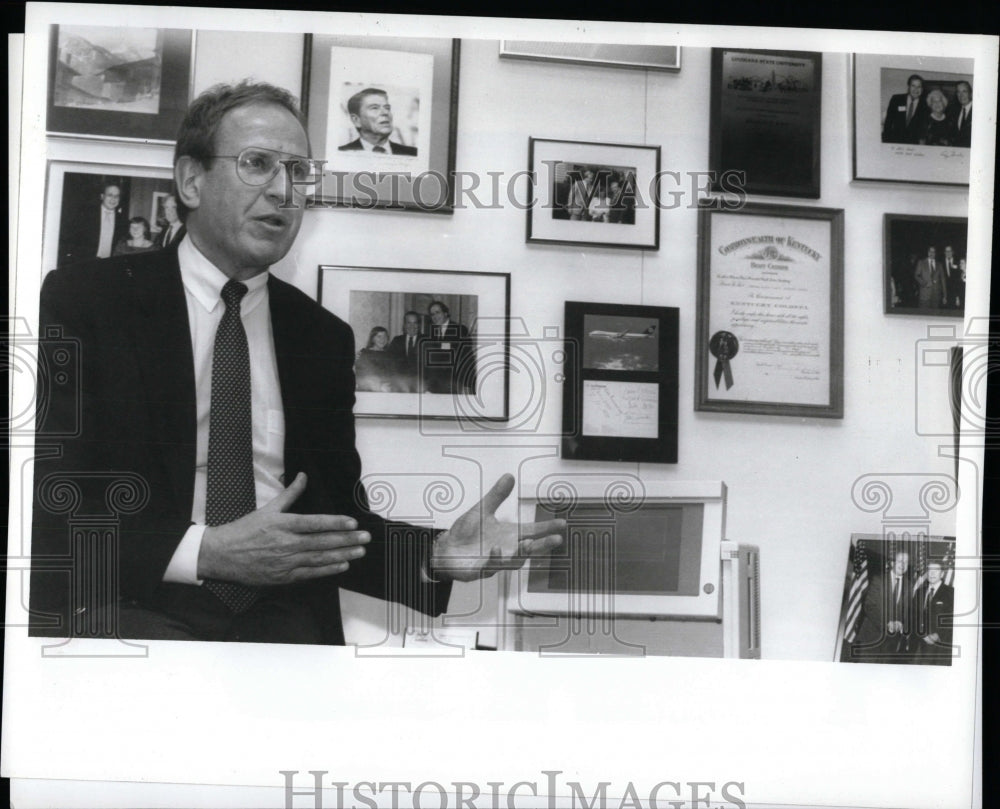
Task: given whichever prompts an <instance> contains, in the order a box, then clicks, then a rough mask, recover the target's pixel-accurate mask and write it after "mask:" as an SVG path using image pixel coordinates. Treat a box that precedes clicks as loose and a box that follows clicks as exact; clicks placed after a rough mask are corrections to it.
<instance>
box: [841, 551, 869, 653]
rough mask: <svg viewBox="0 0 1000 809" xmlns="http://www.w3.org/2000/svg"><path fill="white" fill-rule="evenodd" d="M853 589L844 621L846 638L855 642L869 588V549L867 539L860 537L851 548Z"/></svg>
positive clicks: (850, 641) (849, 594) (848, 598)
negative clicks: (866, 544)
mask: <svg viewBox="0 0 1000 809" xmlns="http://www.w3.org/2000/svg"><path fill="white" fill-rule="evenodd" d="M851 557H852V563H853V564H852V565H851V575H852V579H851V589H850V592H849V593H848V596H847V619H846V621H845V623H844V640H846V641H847V642H848V643H854V639H855V637H857V634H858V619H859V618H860V617H861V604H862V603H863V602H864V598H865V592H866V591H867V590H868V551H867V550H865V541H864V540H863V539H859V540H858V542H857V544H856V545H855V546H854V547H853V548H851Z"/></svg>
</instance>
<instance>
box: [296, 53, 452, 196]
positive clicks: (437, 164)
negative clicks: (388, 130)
mask: <svg viewBox="0 0 1000 809" xmlns="http://www.w3.org/2000/svg"><path fill="white" fill-rule="evenodd" d="M460 53H461V43H460V40H458V39H447V38H419V37H414V38H411V37H377V36H376V37H367V36H366V37H362V36H336V35H328V34H306V35H305V44H304V56H303V67H302V111H303V113H304V114H305V116H306V119H307V127H306V128H307V131H308V133H309V139H310V141H311V143H312V148H313V157H314V158H316V159H318V160H325V161H326V166H325V167H324V174H323V182H322V184H321V186H320V187H319V189H318V190H317V193H316V194H315V195H314V197H313V198H312V200H311V201H310V207H325V206H344V207H356V208H365V209H370V208H384V209H389V210H409V211H419V212H424V213H444V214H450V213H452V211H453V209H454V200H455V188H454V172H455V149H456V145H455V144H456V138H457V131H458V80H459V63H460ZM368 88H374V89H376V90H381V91H383V92H384V93H386V97H387V99H388V101H389V103H390V105H392V106H393V110H392V116H393V127H394V129H393V135H392V136H390V141H392V142H393V143H394V144H395V143H397V142H400V145H402V146H403V147H404V149H403V150H399V151H405V152H406V154H396V153H394V154H388V155H385V154H372V153H371V152H367V151H364V150H363V149H362V148H361V144H360V142H359V138H358V132H357V131H356V130H353V128H352V127H351V119H350V117H349V113H348V110H347V106H346V103H347V100H348V99H349V98H350V96H351V95H353V94H354V93H355V92H357V91H360V90H364V89H368ZM394 99H396V100H395V101H394ZM400 107H401V109H400ZM410 141H412V143H411V142H410Z"/></svg>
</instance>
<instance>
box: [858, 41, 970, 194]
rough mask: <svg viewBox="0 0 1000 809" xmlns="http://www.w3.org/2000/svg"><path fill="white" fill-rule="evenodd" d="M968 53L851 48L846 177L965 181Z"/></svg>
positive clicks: (964, 182) (952, 183) (916, 180)
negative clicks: (850, 157) (850, 146)
mask: <svg viewBox="0 0 1000 809" xmlns="http://www.w3.org/2000/svg"><path fill="white" fill-rule="evenodd" d="M972 69H973V60H972V59H959V58H945V57H936V56H889V55H876V54H868V53H858V54H855V55H854V59H853V73H854V179H855V180H885V181H889V182H901V183H932V184H938V185H968V184H969V165H970V153H971V143H972V141H971V135H972V109H973V103H972V97H973V87H972Z"/></svg>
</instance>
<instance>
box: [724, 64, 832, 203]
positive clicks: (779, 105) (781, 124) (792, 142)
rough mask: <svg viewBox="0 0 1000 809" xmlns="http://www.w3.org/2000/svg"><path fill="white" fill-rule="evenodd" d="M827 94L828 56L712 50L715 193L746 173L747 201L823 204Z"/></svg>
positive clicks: (744, 182) (744, 184)
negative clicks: (752, 197)
mask: <svg viewBox="0 0 1000 809" xmlns="http://www.w3.org/2000/svg"><path fill="white" fill-rule="evenodd" d="M822 87H823V54H821V53H813V52H806V51H761V50H747V49H744V48H713V49H712V92H711V123H710V130H709V131H710V142H709V167H710V168H711V170H712V171H713V172H714V183H713V188H714V190H717V191H719V190H724V188H725V183H723V182H722V177H723V175H725V174H726V173H730V172H742V173H743V175H744V181H743V188H744V190H745V191H746V193H748V194H769V195H772V196H780V197H810V198H812V199H818V198H819V195H820V101H821V98H822Z"/></svg>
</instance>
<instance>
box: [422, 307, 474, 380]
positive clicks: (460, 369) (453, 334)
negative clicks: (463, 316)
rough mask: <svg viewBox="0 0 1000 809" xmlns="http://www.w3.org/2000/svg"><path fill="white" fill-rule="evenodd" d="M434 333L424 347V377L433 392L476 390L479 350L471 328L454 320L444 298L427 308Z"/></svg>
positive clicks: (432, 332)
mask: <svg viewBox="0 0 1000 809" xmlns="http://www.w3.org/2000/svg"><path fill="white" fill-rule="evenodd" d="M427 313H428V314H429V315H430V318H431V334H430V337H429V338H428V340H427V346H426V348H424V353H423V360H424V380H425V382H426V383H427V390H428V391H429V392H430V393H475V392H476V351H475V348H474V347H473V344H472V340H471V338H470V335H469V330H468V328H466V327H465V326H464V325H462V324H461V323H457V322H454V321H452V319H451V311H450V310H449V309H448V307H447V306H446V305H445V303H444V301H432V302H431V305H430V306H428V307H427Z"/></svg>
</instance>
